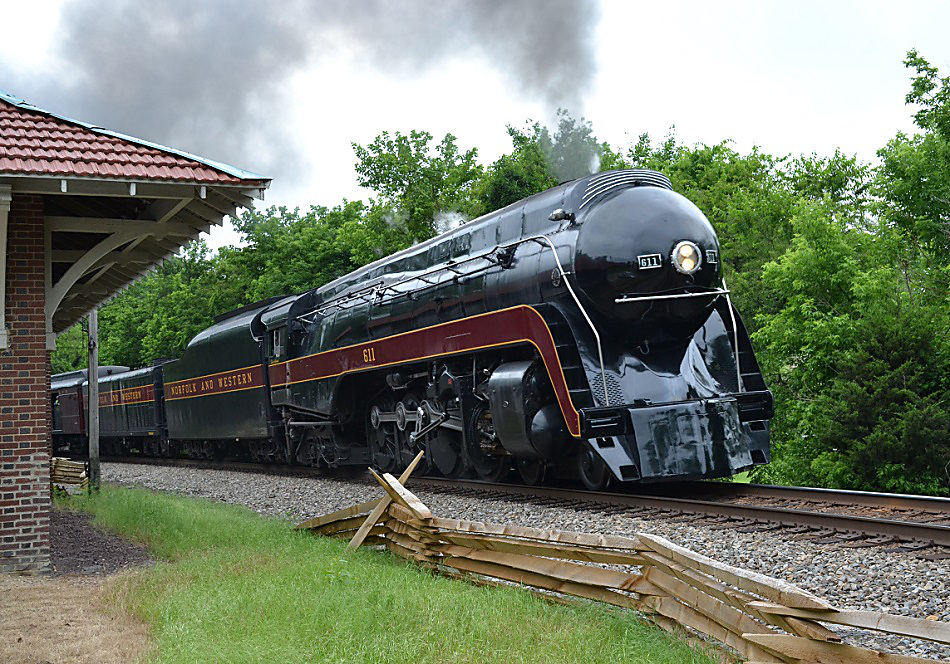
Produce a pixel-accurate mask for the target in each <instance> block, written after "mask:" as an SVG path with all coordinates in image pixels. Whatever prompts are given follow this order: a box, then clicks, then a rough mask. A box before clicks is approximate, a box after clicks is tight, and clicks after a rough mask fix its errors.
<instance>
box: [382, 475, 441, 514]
mask: <svg viewBox="0 0 950 664" xmlns="http://www.w3.org/2000/svg"><path fill="white" fill-rule="evenodd" d="M369 472H370V473H371V474H372V475H373V477H374V478H376V481H377V482H379V485H380V486H381V487H383V489H384V490H385V491H386V493H388V494H389V497H390V498H392V501H393V502H394V503H396V504H399V505H402V506H403V507H405V508H406V509H408V510H409V511H410V512H412V515H413V516H414V517H415V518H416V519H418V520H419V521H429V520H430V519H431V518H432V512H430V511H429V508H428V507H426V506H425V505H424V504H423V503H422V501H421V500H419V499H418V498H416V496H415V495H414V494H413V493H412V492H411V491H409V490H408V489H407V488H406V487H404V486H403V485H402V484H400V483H399V480H397V479H396V478H395V477H393V476H392V475H390V474H389V473H383V474H382V476H380V475H379V474H378V473H376V471H374V470H373V469H372V468H370V469H369Z"/></svg>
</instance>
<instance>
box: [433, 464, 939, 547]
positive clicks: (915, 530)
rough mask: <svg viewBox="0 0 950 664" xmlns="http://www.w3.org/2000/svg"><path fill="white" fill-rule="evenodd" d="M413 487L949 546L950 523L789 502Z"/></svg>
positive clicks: (477, 485)
mask: <svg viewBox="0 0 950 664" xmlns="http://www.w3.org/2000/svg"><path fill="white" fill-rule="evenodd" d="M414 484H415V486H433V487H439V486H441V487H445V486H454V487H464V488H470V489H475V490H480V491H495V492H499V493H509V494H516V495H527V496H535V497H540V498H553V499H565V500H572V501H580V502H593V503H601V504H606V505H620V506H625V507H641V508H648V509H659V510H667V511H675V512H683V513H690V514H702V515H706V516H716V517H727V518H733V519H745V520H749V521H756V522H770V523H778V524H781V525H784V526H807V527H809V528H820V529H825V530H831V531H835V532H842V533H843V532H854V533H862V534H865V535H876V536H888V537H893V538H896V539H898V540H903V541H922V542H931V543H933V544H935V545H938V546H950V525H941V524H934V523H926V522H917V521H898V520H894V519H875V518H871V517H866V516H855V515H851V514H838V513H829V512H812V511H806V510H797V509H791V508H787V507H771V506H761V505H736V504H733V503H727V502H721V501H707V500H695V499H692V498H674V497H670V496H657V495H645V494H629V493H609V492H591V491H581V490H574V489H555V488H549V487H529V486H520V485H512V484H490V483H486V482H477V481H471V480H461V481H459V480H442V479H435V478H428V477H426V478H419V479H417V480H414Z"/></svg>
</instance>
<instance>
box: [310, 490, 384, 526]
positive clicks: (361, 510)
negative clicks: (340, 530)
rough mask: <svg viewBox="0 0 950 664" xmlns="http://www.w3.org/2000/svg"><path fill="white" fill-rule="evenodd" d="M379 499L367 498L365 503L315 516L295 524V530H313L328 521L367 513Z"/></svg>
mask: <svg viewBox="0 0 950 664" xmlns="http://www.w3.org/2000/svg"><path fill="white" fill-rule="evenodd" d="M379 500H380V499H379V498H376V499H375V500H367V501H366V502H365V503H360V504H358V505H353V506H352V507H345V508H343V509H341V510H337V511H336V512H331V513H330V514H324V515H323V516H318V517H314V518H313V519H309V520H307V521H304V522H303V523H298V524H297V525H296V526H294V530H313V529H314V528H319V527H320V526H325V525H327V524H328V523H333V522H334V521H339V520H341V519H349V518H350V517H354V516H359V515H360V514H366V512H369V511H370V510H371V509H373V508H374V507H376V506H377V505H378V504H379Z"/></svg>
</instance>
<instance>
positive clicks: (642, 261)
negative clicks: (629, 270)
mask: <svg viewBox="0 0 950 664" xmlns="http://www.w3.org/2000/svg"><path fill="white" fill-rule="evenodd" d="M637 264H638V265H639V266H640V269H641V270H652V269H654V268H657V267H663V256H661V255H660V254H644V255H642V256H637Z"/></svg>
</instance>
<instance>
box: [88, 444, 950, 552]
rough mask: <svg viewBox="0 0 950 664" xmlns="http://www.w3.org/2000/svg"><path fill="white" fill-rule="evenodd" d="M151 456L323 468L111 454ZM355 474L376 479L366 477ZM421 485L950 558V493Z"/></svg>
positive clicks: (273, 470)
mask: <svg viewBox="0 0 950 664" xmlns="http://www.w3.org/2000/svg"><path fill="white" fill-rule="evenodd" d="M103 460H104V461H115V462H120V463H130V462H131V463H144V464H152V465H173V466H184V467H196V468H208V469H219V470H236V471H240V472H257V473H270V474H284V475H286V474H291V475H303V476H311V475H320V476H325V474H324V473H322V472H321V471H318V470H315V469H309V468H301V467H298V466H271V465H265V464H246V463H237V462H211V461H195V460H188V459H154V458H148V457H135V458H104V459H103ZM350 479H351V481H357V482H371V481H372V480H369V479H368V478H366V477H351V478H350ZM410 483H411V485H412V486H413V487H416V488H424V489H427V490H430V491H435V492H439V493H449V494H457V495H472V496H480V497H490V498H496V499H500V500H511V501H519V502H532V503H538V504H542V505H548V506H559V507H565V508H572V509H585V510H591V511H601V512H609V513H612V514H625V515H629V516H634V517H638V518H651V517H662V518H664V519H666V520H668V521H670V520H672V521H678V522H682V523H693V524H695V525H704V526H710V527H714V528H717V527H718V528H728V529H731V530H738V531H739V532H769V531H775V532H776V534H782V535H787V536H788V537H790V538H798V539H808V540H812V541H813V542H815V543H826V544H839V545H842V546H848V547H865V546H876V547H884V548H885V550H888V551H904V552H913V553H914V554H915V555H917V556H919V557H921V558H926V559H930V560H936V559H947V558H950V499H948V498H934V497H928V496H908V495H900V494H884V493H869V492H863V491H839V490H832V489H811V488H805V487H784V486H767V485H758V484H738V483H731V482H676V483H672V484H664V485H635V486H631V487H630V490H629V491H625V492H591V491H586V490H581V489H571V488H561V487H559V488H555V487H536V486H522V485H515V484H492V483H487V482H481V481H476V480H449V479H441V478H431V477H418V478H416V477H414V478H413V479H412V480H411V481H410Z"/></svg>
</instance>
